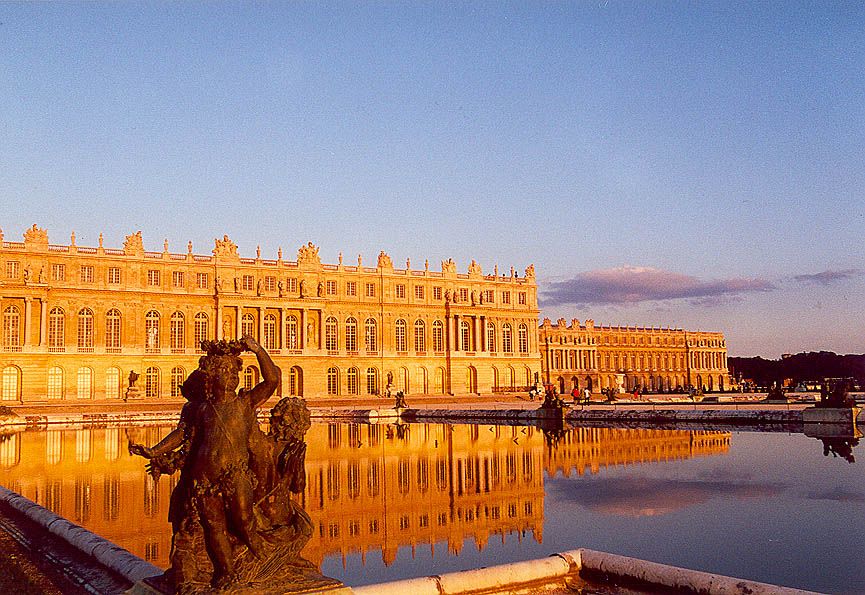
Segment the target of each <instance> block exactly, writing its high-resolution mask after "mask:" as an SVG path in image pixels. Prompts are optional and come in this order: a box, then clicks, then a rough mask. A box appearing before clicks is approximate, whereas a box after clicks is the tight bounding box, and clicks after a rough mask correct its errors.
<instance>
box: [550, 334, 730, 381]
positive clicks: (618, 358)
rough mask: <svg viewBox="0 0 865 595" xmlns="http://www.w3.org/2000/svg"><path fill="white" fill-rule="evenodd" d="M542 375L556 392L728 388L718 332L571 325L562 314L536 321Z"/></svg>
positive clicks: (723, 344)
mask: <svg viewBox="0 0 865 595" xmlns="http://www.w3.org/2000/svg"><path fill="white" fill-rule="evenodd" d="M538 343H539V345H540V350H541V357H542V358H543V363H542V368H543V370H544V380H545V381H546V382H548V383H550V384H553V385H555V386H556V388H557V389H558V390H559V392H560V393H563V394H566V393H570V392H571V390H572V389H573V388H574V387H576V388H577V389H579V390H583V389H585V388H589V389H590V390H592V391H593V392H596V393H597V392H600V391H601V390H603V389H608V388H618V389H619V390H623V391H627V392H631V391H633V390H634V388H635V387H639V388H640V391H641V392H644V393H645V392H650V393H665V392H684V391H687V390H688V389H689V388H691V387H694V388H702V389H703V390H704V391H705V392H712V391H723V390H730V388H731V385H730V374H729V372H728V370H727V342H726V341H725V340H724V335H723V333H716V332H699V331H698V332H694V331H686V330H682V329H668V328H644V327H637V326H595V322H594V320H586V321H585V323H580V321H579V320H577V319H574V320H572V321H571V324H570V325H568V323H567V322H566V321H565V319H564V318H561V319H559V320H558V321H557V322H556V324H553V323H552V322H551V321H550V319H549V318H545V319H544V321H543V323H542V324H541V326H540V331H539V336H538Z"/></svg>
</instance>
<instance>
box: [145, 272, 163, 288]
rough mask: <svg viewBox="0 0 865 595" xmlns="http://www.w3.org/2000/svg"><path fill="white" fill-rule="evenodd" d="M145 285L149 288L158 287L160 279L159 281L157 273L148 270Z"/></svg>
mask: <svg viewBox="0 0 865 595" xmlns="http://www.w3.org/2000/svg"><path fill="white" fill-rule="evenodd" d="M147 284H148V285H149V286H151V287H159V285H160V279H159V271H156V270H153V269H150V270H149V271H147Z"/></svg>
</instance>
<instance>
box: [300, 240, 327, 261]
mask: <svg viewBox="0 0 865 595" xmlns="http://www.w3.org/2000/svg"><path fill="white" fill-rule="evenodd" d="M297 264H312V265H317V264H321V257H320V256H319V255H318V246H316V245H315V244H313V243H312V242H307V244H306V246H301V247H300V248H298V249H297Z"/></svg>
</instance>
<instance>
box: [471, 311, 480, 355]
mask: <svg viewBox="0 0 865 595" xmlns="http://www.w3.org/2000/svg"><path fill="white" fill-rule="evenodd" d="M474 319H475V322H474V324H473V325H472V329H473V330H474V337H472V338H473V339H474V341H472V351H480V344H481V342H480V340H479V339H480V337H479V336H478V335H479V334H480V332H479V331H478V329H479V328H480V324H481V320H480V317H479V316H475V317H474Z"/></svg>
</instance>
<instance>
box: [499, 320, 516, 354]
mask: <svg viewBox="0 0 865 595" xmlns="http://www.w3.org/2000/svg"><path fill="white" fill-rule="evenodd" d="M502 351H504V352H505V353H513V351H514V346H513V331H512V329H511V325H510V323H508V322H506V323H504V324H503V325H502Z"/></svg>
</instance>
